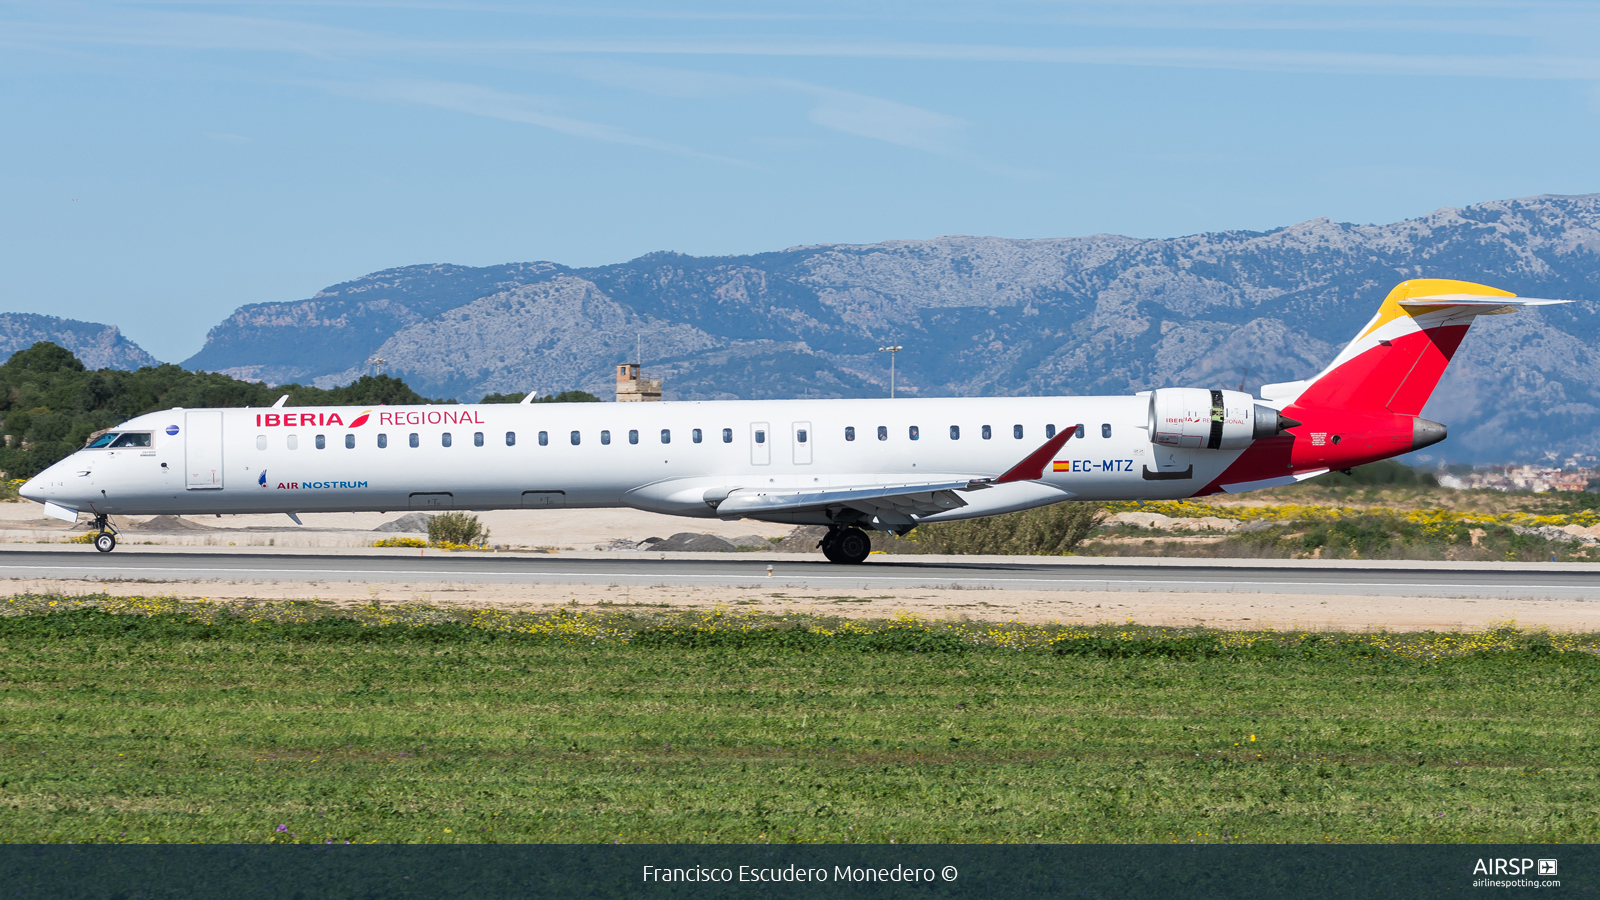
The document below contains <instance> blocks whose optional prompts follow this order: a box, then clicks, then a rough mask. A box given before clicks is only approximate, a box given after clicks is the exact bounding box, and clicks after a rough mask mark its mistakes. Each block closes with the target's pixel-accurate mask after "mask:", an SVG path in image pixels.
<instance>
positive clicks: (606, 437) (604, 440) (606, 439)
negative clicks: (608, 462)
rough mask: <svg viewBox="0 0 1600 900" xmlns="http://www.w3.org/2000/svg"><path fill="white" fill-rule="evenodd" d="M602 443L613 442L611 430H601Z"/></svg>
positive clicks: (608, 443)
mask: <svg viewBox="0 0 1600 900" xmlns="http://www.w3.org/2000/svg"><path fill="white" fill-rule="evenodd" d="M600 443H601V444H605V445H610V443H611V432H609V431H602V432H600Z"/></svg>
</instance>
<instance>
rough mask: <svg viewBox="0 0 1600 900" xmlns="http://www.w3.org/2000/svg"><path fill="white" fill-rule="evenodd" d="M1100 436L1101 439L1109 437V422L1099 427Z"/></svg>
mask: <svg viewBox="0 0 1600 900" xmlns="http://www.w3.org/2000/svg"><path fill="white" fill-rule="evenodd" d="M1100 436H1101V437H1103V438H1108V437H1111V423H1110V422H1107V423H1105V424H1104V425H1101V426H1100Z"/></svg>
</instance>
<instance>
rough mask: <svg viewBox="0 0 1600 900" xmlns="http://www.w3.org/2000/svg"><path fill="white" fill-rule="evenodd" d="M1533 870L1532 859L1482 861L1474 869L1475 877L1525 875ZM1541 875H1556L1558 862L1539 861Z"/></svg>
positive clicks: (1550, 860)
mask: <svg viewBox="0 0 1600 900" xmlns="http://www.w3.org/2000/svg"><path fill="white" fill-rule="evenodd" d="M1532 868H1533V860H1531V859H1480V860H1478V864H1477V865H1475V866H1473V867H1472V874H1474V875H1524V874H1526V873H1527V871H1528V870H1529V869H1532ZM1539 874H1540V875H1545V876H1549V875H1554V874H1556V861H1555V860H1553V859H1541V860H1539Z"/></svg>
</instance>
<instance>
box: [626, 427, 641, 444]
mask: <svg viewBox="0 0 1600 900" xmlns="http://www.w3.org/2000/svg"><path fill="white" fill-rule="evenodd" d="M628 443H630V444H637V443H639V429H637V428H630V429H628Z"/></svg>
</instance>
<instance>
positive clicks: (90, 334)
mask: <svg viewBox="0 0 1600 900" xmlns="http://www.w3.org/2000/svg"><path fill="white" fill-rule="evenodd" d="M39 341H49V342H51V343H53V344H55V345H56V346H58V347H65V348H66V349H68V350H71V351H72V355H74V356H76V357H77V358H78V359H79V360H81V361H82V362H83V364H84V365H86V366H88V367H89V368H91V369H137V368H139V367H140V366H154V365H159V362H158V361H157V360H156V358H155V357H154V356H151V355H150V354H149V353H146V352H145V351H144V348H142V347H140V346H139V345H138V344H135V343H134V342H133V341H130V340H128V339H127V338H125V337H123V336H122V332H121V330H119V329H118V328H116V327H115V326H112V325H101V324H99V323H97V322H80V321H78V320H77V319H58V318H56V317H55V316H42V315H36V314H34V313H0V360H3V359H9V358H10V356H11V354H13V353H15V352H17V351H18V350H26V349H28V348H29V347H32V346H33V345H34V344H36V343H38V342H39Z"/></svg>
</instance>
